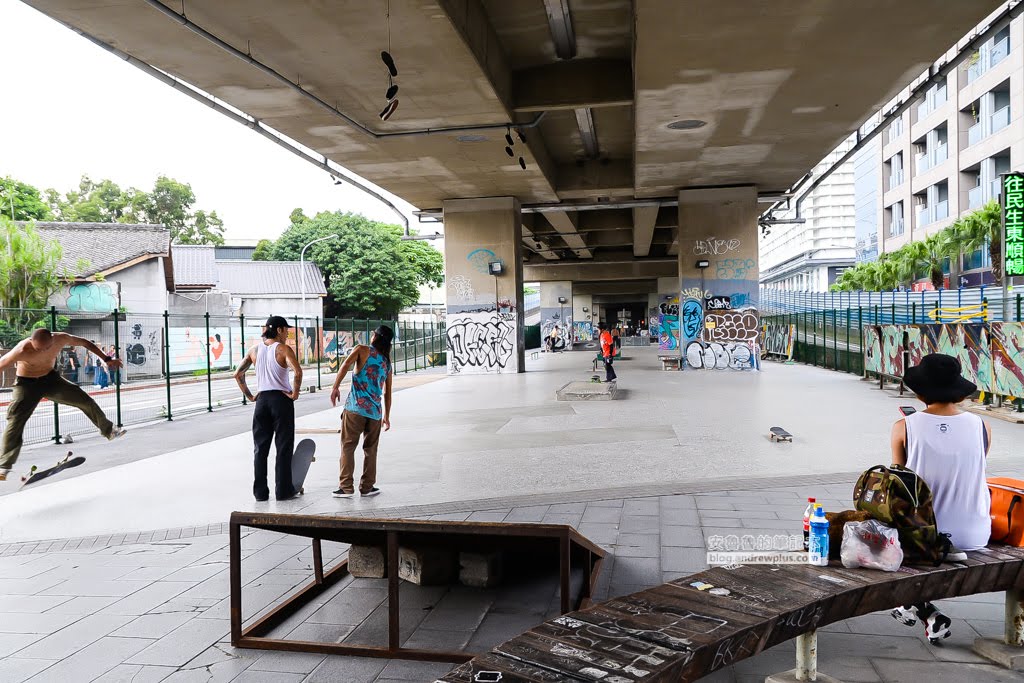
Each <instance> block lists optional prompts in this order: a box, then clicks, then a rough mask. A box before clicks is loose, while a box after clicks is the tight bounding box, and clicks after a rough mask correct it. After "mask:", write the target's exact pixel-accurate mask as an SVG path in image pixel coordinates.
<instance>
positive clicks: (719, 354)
mask: <svg viewBox="0 0 1024 683" xmlns="http://www.w3.org/2000/svg"><path fill="white" fill-rule="evenodd" d="M698 315H701V316H703V322H702V324H697V325H696V329H694V325H693V323H694V322H695V321H696V320H697V316H698ZM691 332H695V334H693V335H692V336H690V333H691ZM683 334H684V335H687V341H686V353H685V354H684V356H683V357H684V358H685V359H686V365H687V366H688V367H690V368H693V369H695V370H756V369H757V368H758V360H759V357H760V352H759V348H760V346H759V340H760V336H761V325H760V321H759V320H758V317H757V311H754V310H742V311H737V310H724V311H704V310H703V306H702V303H701V302H699V301H696V300H688V301H686V302H685V303H684V304H683Z"/></svg>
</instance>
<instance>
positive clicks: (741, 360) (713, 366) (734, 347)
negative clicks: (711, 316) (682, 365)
mask: <svg viewBox="0 0 1024 683" xmlns="http://www.w3.org/2000/svg"><path fill="white" fill-rule="evenodd" d="M752 346H753V342H724V343H723V342H710V343H708V342H702V341H692V342H690V343H689V344H687V346H686V364H687V365H689V366H690V367H691V368H694V369H696V370H749V369H752V368H753V367H754V363H753V358H754V349H752V348H751V347H752Z"/></svg>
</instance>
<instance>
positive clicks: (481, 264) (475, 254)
mask: <svg viewBox="0 0 1024 683" xmlns="http://www.w3.org/2000/svg"><path fill="white" fill-rule="evenodd" d="M466 260H467V261H469V263H470V265H472V266H473V269H474V270H475V271H476V272H478V273H483V274H484V275H490V274H491V271H490V264H491V263H493V262H495V261H497V262H498V263H500V264H501V265H502V268H504V266H505V262H504V261H503V260H502V259H500V258H498V255H497V254H495V253H494V252H493V251H491V250H490V249H474V250H473V251H471V252H469V254H468V255H467V256H466Z"/></svg>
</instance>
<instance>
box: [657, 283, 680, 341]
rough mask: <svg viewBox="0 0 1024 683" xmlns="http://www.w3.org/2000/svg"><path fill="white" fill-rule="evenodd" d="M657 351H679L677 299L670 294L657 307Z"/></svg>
mask: <svg viewBox="0 0 1024 683" xmlns="http://www.w3.org/2000/svg"><path fill="white" fill-rule="evenodd" d="M658 350H659V351H678V350H679V297H677V296H673V295H671V294H669V295H666V296H665V300H664V301H662V302H661V304H659V306H658Z"/></svg>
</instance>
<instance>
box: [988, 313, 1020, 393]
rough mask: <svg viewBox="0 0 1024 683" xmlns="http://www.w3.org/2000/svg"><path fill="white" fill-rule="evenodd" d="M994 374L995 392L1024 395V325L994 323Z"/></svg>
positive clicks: (992, 338)
mask: <svg viewBox="0 0 1024 683" xmlns="http://www.w3.org/2000/svg"><path fill="white" fill-rule="evenodd" d="M990 341H991V344H992V375H993V386H992V389H993V391H994V392H995V393H997V394H1000V395H1001V396H1013V397H1015V398H1020V397H1024V325H1022V324H1021V323H992V336H991V338H990Z"/></svg>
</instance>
